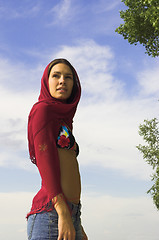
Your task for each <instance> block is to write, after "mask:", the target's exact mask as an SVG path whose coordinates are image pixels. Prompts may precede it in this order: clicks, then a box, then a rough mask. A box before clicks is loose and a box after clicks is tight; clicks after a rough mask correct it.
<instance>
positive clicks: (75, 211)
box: [67, 201, 81, 215]
mask: <svg viewBox="0 0 159 240" xmlns="http://www.w3.org/2000/svg"><path fill="white" fill-rule="evenodd" d="M67 204H68V206H69V208H70V210H71V213H72V215H77V214H78V213H80V212H81V202H79V203H78V204H75V203H71V202H69V201H67Z"/></svg>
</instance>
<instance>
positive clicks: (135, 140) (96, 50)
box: [0, 40, 158, 179]
mask: <svg viewBox="0 0 159 240" xmlns="http://www.w3.org/2000/svg"><path fill="white" fill-rule="evenodd" d="M54 57H64V58H67V59H68V60H69V61H70V62H71V63H72V64H73V65H74V66H75V68H76V70H77V72H78V73H79V76H80V80H81V84H82V90H83V91H82V101H81V103H80V105H79V109H78V112H77V115H76V117H75V124H74V131H75V136H76V138H77V141H78V142H79V144H80V149H81V151H80V156H79V161H80V163H81V164H83V165H90V164H91V165H92V164H94V165H100V166H102V167H105V168H108V169H109V168H111V169H118V170H120V171H122V172H123V174H125V175H127V176H133V177H135V178H139V179H149V177H150V174H151V169H150V167H149V166H148V165H147V164H146V163H145V162H144V160H143V159H142V155H140V154H139V152H138V150H137V149H136V147H135V146H136V145H138V144H139V143H140V142H142V139H141V138H140V137H139V135H138V126H139V124H140V123H142V122H143V120H144V119H147V118H148V119H151V118H153V117H156V113H157V112H158V102H157V99H156V98H154V97H149V95H148V96H147V95H146V94H145V95H144V96H143V94H141V93H140V91H139V94H138V93H136V96H133V98H132V97H130V98H129V97H127V94H125V90H124V85H123V83H122V81H121V80H120V79H115V77H114V74H113V73H114V71H115V69H116V61H115V56H114V53H113V52H112V50H111V48H110V47H109V46H101V45H99V44H97V43H96V42H94V41H92V40H82V41H78V42H77V43H76V45H74V46H72V47H69V46H62V47H61V48H60V50H57V54H56V55H54ZM46 58H47V57H46ZM49 58H51V54H49V57H48V59H49ZM1 62H2V66H1V68H0V72H1V75H0V76H1V77H0V82H1V85H0V89H1V96H0V101H1V102H5V105H4V104H2V105H1V107H0V108H1V109H0V110H1V115H2V117H1V119H0V123H1V136H2V137H4V143H8V145H7V146H9V150H10V152H6V148H5V147H4V150H2V152H1V158H0V159H1V161H0V163H1V165H4V163H5V165H6V166H8V165H10V164H9V163H10V161H11V159H15V160H14V161H12V163H14V164H15V166H20V167H23V168H24V167H26V166H27V163H26V162H25V161H23V164H19V159H20V157H21V156H20V155H21V154H22V153H21V152H19V156H18V155H17V153H16V152H15V148H14V146H16V145H17V146H19V149H20V151H27V139H26V134H24V132H26V127H27V117H28V113H29V111H30V108H31V106H32V105H33V103H34V102H36V100H37V97H38V94H39V93H38V92H37V91H33V90H29V89H31V88H33V86H36V87H35V89H37V84H38V85H40V81H39V79H40V78H41V76H40V74H41V75H42V67H41V66H40V67H39V66H38V67H36V68H35V69H34V71H33V70H30V69H27V67H25V68H24V66H21V65H19V64H17V66H16V65H14V64H13V65H11V64H10V63H9V62H6V63H5V64H4V63H3V61H1ZM4 62H5V61H4ZM8 66H10V67H9V72H7V69H8ZM30 72H31V73H30ZM5 73H6V75H5ZM36 73H38V74H36ZM156 74H157V73H156ZM11 76H13V77H12V78H11ZM26 76H27V77H26ZM10 78H11V80H10ZM28 78H29V81H30V82H29V84H28V85H27V88H25V87H23V91H18V92H17V91H16V88H14V91H13V86H14V84H13V83H14V81H13V80H14V79H16V83H15V85H16V86H18V84H17V83H19V82H20V81H21V85H22V86H23V84H24V82H26V81H27V79H28ZM12 79H13V80H12ZM34 79H36V81H35V80H34ZM4 82H5V83H7V84H4ZM8 83H11V84H12V87H11V89H10V87H8ZM27 89H28V90H27ZM8 109H9V111H8ZM11 121H12V123H16V124H13V125H14V126H12V125H11ZM9 124H10V125H9ZM2 141H3V140H2ZM2 141H1V142H2ZM20 142H21V143H22V144H19V143H20ZM22 145H23V146H22ZM7 159H8V160H7ZM27 168H28V167H27Z"/></svg>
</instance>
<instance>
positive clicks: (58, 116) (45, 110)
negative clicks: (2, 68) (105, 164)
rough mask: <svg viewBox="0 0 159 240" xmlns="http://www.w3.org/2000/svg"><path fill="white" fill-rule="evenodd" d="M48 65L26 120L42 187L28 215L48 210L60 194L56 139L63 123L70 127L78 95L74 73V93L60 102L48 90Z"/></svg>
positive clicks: (32, 152)
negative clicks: (37, 96)
mask: <svg viewBox="0 0 159 240" xmlns="http://www.w3.org/2000/svg"><path fill="white" fill-rule="evenodd" d="M49 65H50V64H48V65H47V67H46V68H45V70H44V73H43V76H42V79H41V91H40V96H39V99H38V102H37V103H35V104H34V106H33V107H32V109H31V112H30V114H29V119H28V144H29V153H30V159H31V161H32V162H33V163H34V164H36V165H37V167H38V170H39V173H40V176H41V179H42V186H41V189H40V191H39V192H38V193H37V194H36V196H35V197H34V199H33V202H32V208H31V211H30V212H29V213H28V215H27V217H28V216H29V215H31V214H34V213H37V212H41V211H44V210H46V211H51V210H52V209H53V205H52V204H51V200H52V198H54V197H55V196H57V195H58V194H60V193H62V188H61V181H60V179H61V178H60V162H59V156H58V151H57V145H56V141H57V138H58V134H59V130H60V127H61V124H62V122H65V123H66V124H67V126H68V127H69V128H70V129H71V130H72V122H73V117H74V114H75V112H76V108H77V105H78V102H79V100H80V95H81V87H80V82H79V78H78V76H77V73H76V71H75V69H74V68H73V67H72V71H73V75H74V89H75V90H74V93H73V94H72V97H71V98H70V101H69V103H64V102H61V101H60V100H58V99H55V98H53V97H52V96H51V94H50V92H49V83H48V78H49V76H48V75H49V73H48V72H49Z"/></svg>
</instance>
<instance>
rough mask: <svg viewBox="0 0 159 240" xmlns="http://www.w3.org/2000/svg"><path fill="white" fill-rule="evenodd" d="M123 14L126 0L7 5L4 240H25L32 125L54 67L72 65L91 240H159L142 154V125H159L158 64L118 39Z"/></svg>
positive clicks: (0, 135)
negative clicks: (59, 61)
mask: <svg viewBox="0 0 159 240" xmlns="http://www.w3.org/2000/svg"><path fill="white" fill-rule="evenodd" d="M121 9H124V4H123V3H121V1H120V0H98V1H94V0H92V1H84V0H81V1H77V0H60V1H54V0H52V1H51V0H47V1H44V0H23V1H20V0H14V1H11V0H7V1H0V92H1V95H0V101H1V105H0V113H1V118H0V143H1V145H0V211H1V219H0V238H1V239H7V240H11V239H17V240H20V239H21V240H25V239H26V221H25V215H26V213H27V212H28V211H29V209H30V206H31V201H32V197H33V196H34V195H35V193H36V192H37V191H38V190H39V187H40V178H39V175H38V172H37V170H36V168H35V166H34V165H32V164H31V163H30V161H29V159H28V151H27V133H26V128H27V117H28V113H29V111H30V109H31V107H32V105H33V103H34V102H35V101H37V98H38V95H39V89H40V79H41V76H42V73H43V70H44V68H45V66H46V65H47V64H48V63H49V62H50V61H51V60H52V59H54V58H56V57H64V58H67V59H68V60H69V61H70V62H71V63H72V64H73V65H74V67H75V68H76V70H77V72H78V73H79V77H80V81H81V85H82V98H81V102H80V104H79V107H78V111H77V114H76V117H75V119H74V134H75V136H76V140H77V142H78V143H79V145H80V156H79V157H78V161H79V164H80V170H81V178H82V203H83V214H82V221H83V225H84V227H85V229H86V231H87V233H88V236H89V239H91V240H97V239H101V240H105V239H109V240H116V239H118V240H142V239H144V240H157V239H158V235H159V229H158V224H159V220H158V212H157V210H156V208H155V206H154V205H153V202H152V199H151V197H150V196H149V195H147V194H146V191H147V190H148V189H149V188H150V187H151V184H152V183H151V181H150V175H151V173H152V170H151V168H150V167H149V166H148V165H147V164H146V163H145V162H144V160H143V159H142V155H141V154H140V153H139V152H138V151H137V149H136V147H135V146H136V145H138V144H139V143H142V139H141V137H139V135H138V126H139V124H140V123H143V120H144V119H151V118H153V117H158V91H159V84H158V76H159V68H158V65H159V60H158V58H151V57H149V56H147V55H146V54H145V49H144V48H143V47H142V46H140V45H137V46H134V45H130V44H129V43H128V42H127V41H126V40H124V39H123V38H122V36H120V35H118V34H117V33H115V29H116V27H118V26H119V24H120V23H122V20H121V19H120V15H119V10H121ZM8 229H10V231H8Z"/></svg>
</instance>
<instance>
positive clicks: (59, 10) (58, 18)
mask: <svg viewBox="0 0 159 240" xmlns="http://www.w3.org/2000/svg"><path fill="white" fill-rule="evenodd" d="M50 12H51V14H53V17H54V18H53V19H54V20H53V22H52V23H51V24H60V25H65V24H66V23H68V22H69V21H70V20H71V19H72V17H73V16H74V14H73V13H74V11H73V6H72V1H71V0H62V1H60V2H59V3H58V4H57V5H55V6H54V7H53V8H52V9H51V11H50Z"/></svg>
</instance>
